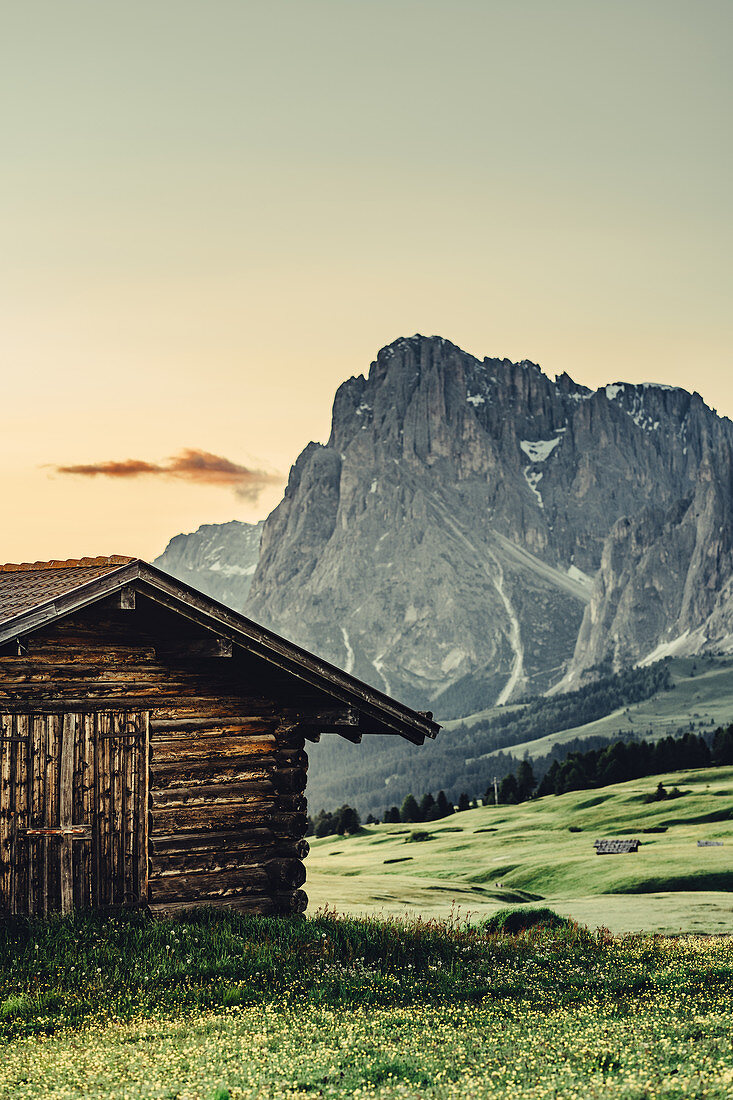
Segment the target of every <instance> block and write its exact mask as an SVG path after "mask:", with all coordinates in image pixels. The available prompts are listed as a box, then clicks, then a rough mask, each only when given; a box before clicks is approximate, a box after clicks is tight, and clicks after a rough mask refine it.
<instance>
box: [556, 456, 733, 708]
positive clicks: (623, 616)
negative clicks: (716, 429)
mask: <svg viewBox="0 0 733 1100" xmlns="http://www.w3.org/2000/svg"><path fill="white" fill-rule="evenodd" d="M732 645H733V459H732V457H731V450H730V447H729V446H726V445H721V446H720V447H719V449H718V452H717V454H716V456H715V457H714V458H712V457H709V458H706V459H705V460H704V461H703V462H702V464H701V466H700V468H699V471H698V475H697V478H696V481H695V484H694V486H693V488H692V490H691V492H690V493H689V494H688V495H687V496H685V497H683V498H682V499H680V500H677V501H675V502H674V504H673V505H671V506H670V507H669V508H666V509H664V508H647V509H644V510H643V511H642V512H641V513H640V514H639V515H638V516H636V517H634V518H633V519H627V518H624V519H622V520H619V521H618V522H617V523H616V524H615V525H614V527H613V529H612V531H611V532H610V534H609V536H608V538H607V540H606V543H605V546H604V549H603V554H602V558H601V566H600V569H599V571H598V575H597V577H596V580H595V584H594V588H593V594H592V596H591V600H590V603H589V605H588V607H587V609H586V613H585V615H584V618H583V623H582V626H581V629H580V633H579V635H578V641H577V644H576V647H575V654H574V657H573V661H572V664H571V667H570V671H569V675H568V676H567V677H566V679H565V680H564V682H563V686H564V687H573V686H575V685H576V684H577V683H578V682H579V681H580V680H581V679H582V678H583V676H584V674H587V672H588V670H589V669H591V668H592V667H593V666H595V665H597V664H599V663H605V664H607V665H608V666H611V667H613V668H620V667H621V666H623V665H628V664H635V663H637V662H639V661H647V662H648V661H652V660H659V659H661V658H662V657H665V656H674V655H677V656H682V655H686V654H693V653H698V652H700V651H701V650H703V649H705V648H707V649H711V650H715V649H730V648H731V646H732Z"/></svg>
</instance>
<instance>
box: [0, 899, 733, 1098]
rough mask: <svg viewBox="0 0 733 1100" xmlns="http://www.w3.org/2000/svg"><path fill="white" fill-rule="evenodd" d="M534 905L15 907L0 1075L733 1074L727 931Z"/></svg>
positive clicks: (267, 1087)
mask: <svg viewBox="0 0 733 1100" xmlns="http://www.w3.org/2000/svg"><path fill="white" fill-rule="evenodd" d="M536 916H537V920H538V923H537V924H536V925H535V926H531V924H530V926H529V927H524V926H526V924H527V919H526V917H527V914H526V912H525V913H520V914H517V913H516V912H515V913H514V914H513V915H510V916H508V917H506V918H505V919H503V920H499V921H497V922H496V923H495V924H492V923H488V924H481V923H474V924H466V923H462V922H461V921H460V920H459V921H456V920H451V921H448V922H437V921H433V922H421V921H412V922H405V921H399V920H394V919H393V920H377V919H375V918H369V919H359V918H337V917H336V916H334V915H333V914H322V915H320V916H314V917H311V918H309V919H302V920H282V921H278V920H274V919H260V920H257V919H253V918H249V919H248V918H243V917H239V916H237V914H236V913H226V912H217V913H211V912H208V913H207V912H199V913H193V914H189V915H188V916H187V917H186V918H185V919H182V920H179V921H161V922H153V921H151V920H150V919H149V918H146V917H145V916H144V914H137V915H135V914H131V915H128V916H126V917H124V918H122V917H120V918H113V919H107V920H104V919H103V918H101V917H96V918H95V917H88V918H81V917H77V918H73V917H72V918H67V919H64V920H58V921H54V922H50V923H48V924H46V925H43V924H41V923H40V922H34V923H30V924H23V925H17V926H15V927H4V928H2V927H0V1041H1V1042H2V1044H3V1049H2V1056H1V1057H0V1096H2V1097H3V1098H6V1097H7V1098H10V1097H12V1098H14V1100H19V1098H20V1100H40V1098H43V1100H86V1098H98V1100H153V1098H155V1100H163V1098H166V1100H255V1098H265V1097H267V1098H269V1097H272V1098H273V1100H281V1098H282V1100H285V1098H293V1097H302V1096H317V1097H320V1096H332V1097H357V1098H367V1097H369V1098H372V1097H373V1098H383V1100H391V1098H398V1097H403V1098H404V1097H414V1098H425V1100H432V1098H435V1100H459V1098H463V1097H471V1098H473V1097H475V1098H477V1100H483V1098H486V1100H489V1098H491V1100H494V1098H496V1100H499V1098H501V1097H508V1096H511V1097H513V1096H522V1097H530V1098H534V1100H545V1098H547V1100H549V1098H550V1097H567V1098H568V1100H570V1098H577V1097H598V1098H601V1097H611V1098H619V1100H641V1098H642V1097H644V1098H655V1097H683V1096H684V1097H691V1096H692V1097H701V1098H702V1097H729V1096H731V1095H733V1043H731V1038H732V1037H733V1028H732V1026H731V1019H730V1007H731V993H730V991H731V979H733V938H731V937H727V936H726V937H690V938H685V939H682V938H677V939H669V938H668V939H664V938H661V937H649V936H638V937H625V938H620V939H619V938H613V937H611V936H609V935H608V934H607V933H604V932H601V933H591V932H588V931H587V930H585V929H583V928H580V927H578V926H577V925H574V924H572V923H567V922H564V923H563V922H562V921H561V920H560V919H557V918H555V919H553V918H552V916H551V914H550V915H548V914H547V913H544V914H542V913H538V914H536Z"/></svg>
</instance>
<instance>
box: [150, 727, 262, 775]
mask: <svg viewBox="0 0 733 1100" xmlns="http://www.w3.org/2000/svg"><path fill="white" fill-rule="evenodd" d="M275 745H276V742H275V738H274V737H273V736H272V735H268V734H252V735H250V734H232V735H231V736H230V737H217V738H214V737H210V738H197V737H189V738H178V739H176V740H174V741H169V740H166V741H159V740H157V739H156V740H153V742H152V767H153V768H157V767H158V766H159V765H160V764H174V763H176V762H178V761H185V760H199V761H204V760H210V761H212V762H215V761H219V760H228V759H230V758H232V757H244V756H252V755H257V756H262V755H264V754H266V753H268V752H274V749H275Z"/></svg>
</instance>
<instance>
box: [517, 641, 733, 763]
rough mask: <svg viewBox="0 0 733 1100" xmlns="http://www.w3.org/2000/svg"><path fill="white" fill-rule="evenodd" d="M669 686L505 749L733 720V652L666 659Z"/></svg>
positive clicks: (532, 749)
mask: <svg viewBox="0 0 733 1100" xmlns="http://www.w3.org/2000/svg"><path fill="white" fill-rule="evenodd" d="M670 671H671V677H672V683H673V684H674V688H673V690H672V691H663V692H659V693H658V694H657V695H654V696H653V697H652V698H651V699H645V700H644V701H643V702H641V703H633V704H631V705H630V706H628V707H621V708H620V709H618V710H615V711H613V713H612V714H609V715H607V716H606V717H605V718H599V719H598V720H597V721H595V722H587V723H586V724H585V725H580V726H572V727H569V728H568V729H565V730H561V731H560V732H558V733H552V734H549V735H548V736H546V737H540V738H538V739H536V740H533V741H522V742H520V743H518V744H517V745H514V746H512V748H511V749H510V750H508V751H510V752H512V753H513V754H514V755H516V756H518V757H520V758H521V757H522V756H524V754H525V752H527V753H528V755H529V756H530V757H533V758H534V757H537V756H545V755H546V754H547V753H549V752H550V751H551V749H552V747H553V745H556V744H564V743H566V742H568V741H573V740H574V739H575V738H579V739H583V740H585V739H587V738H591V737H609V738H621V739H624V740H626V739H628V738H630V737H632V736H633V735H634V734H638V735H639V736H640V737H643V738H645V739H646V740H649V741H657V740H659V738H661V737H667V736H669V735H670V734H672V735H674V734H675V733H677V732H678V731H679V730H681V729H684V728H690V726H691V725H692V726H694V728H695V730H696V731H697V732H702V731H704V730H714V729H716V728H717V727H718V726H721V725H723V726H727V725H728V724H729V723H730V722H731V721H733V658H730V657H696V658H693V657H689V658H676V659H675V660H673V661H671V662H670Z"/></svg>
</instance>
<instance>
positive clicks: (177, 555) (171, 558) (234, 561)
mask: <svg viewBox="0 0 733 1100" xmlns="http://www.w3.org/2000/svg"><path fill="white" fill-rule="evenodd" d="M262 527H263V523H239V522H238V521H237V520H232V522H231V523H211V524H207V525H206V526H204V527H199V529H198V531H194V532H192V533H191V534H190V535H176V537H175V538H173V539H171V541H170V542H169V543H168V545H167V546H166V548H165V550H164V551H163V553H162V554H161V555H160V557H157V558H156V559H155V561H154V562H153V565H157V566H158V568H159V569H163V570H164V571H165V572H166V573H170V574H171V575H172V576H174V577H177V578H178V580H181V581H183V582H184V583H185V584H190V585H191V586H192V587H193V588H199V589H201V591H202V592H205V593H206V595H207V596H212V597H213V598H214V599H215V600H219V602H220V603H224V604H227V605H228V606H229V607H233V608H234V609H235V610H236V611H241V610H242V609H243V608H244V604H245V601H246V599H247V596H248V595H249V590H250V586H251V584H252V577H253V576H254V572H255V568H256V566H257V558H258V557H259V552H260V539H261V537H262Z"/></svg>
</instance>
